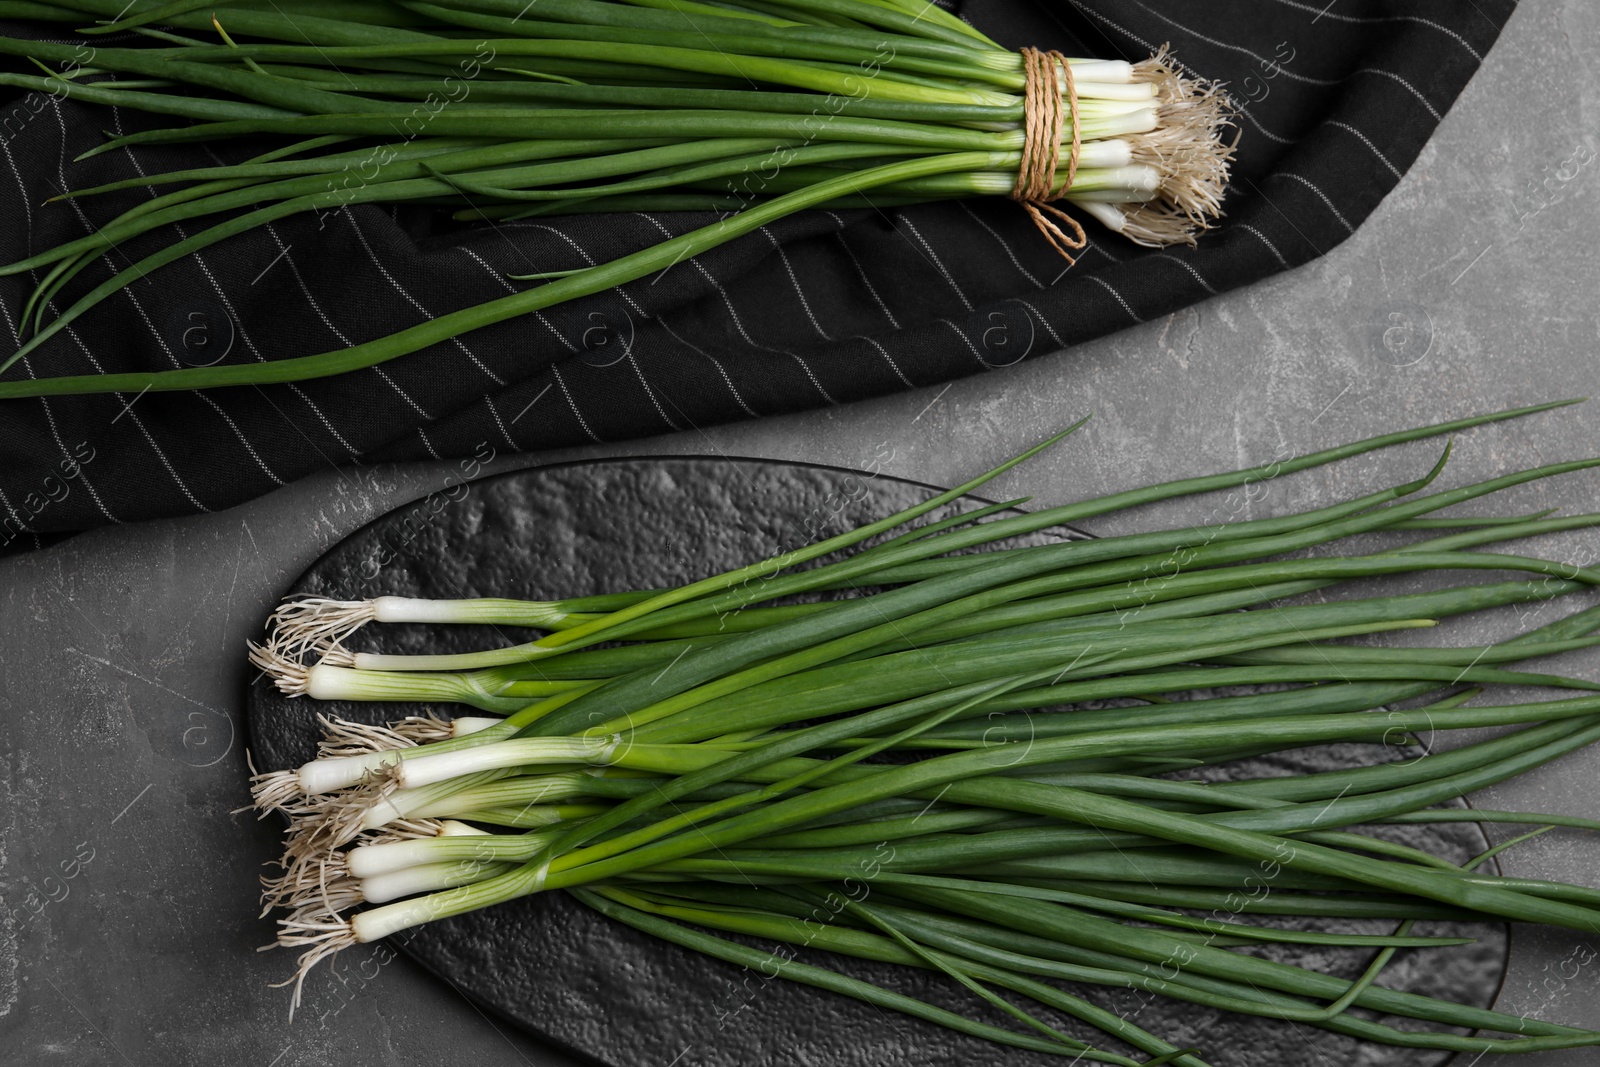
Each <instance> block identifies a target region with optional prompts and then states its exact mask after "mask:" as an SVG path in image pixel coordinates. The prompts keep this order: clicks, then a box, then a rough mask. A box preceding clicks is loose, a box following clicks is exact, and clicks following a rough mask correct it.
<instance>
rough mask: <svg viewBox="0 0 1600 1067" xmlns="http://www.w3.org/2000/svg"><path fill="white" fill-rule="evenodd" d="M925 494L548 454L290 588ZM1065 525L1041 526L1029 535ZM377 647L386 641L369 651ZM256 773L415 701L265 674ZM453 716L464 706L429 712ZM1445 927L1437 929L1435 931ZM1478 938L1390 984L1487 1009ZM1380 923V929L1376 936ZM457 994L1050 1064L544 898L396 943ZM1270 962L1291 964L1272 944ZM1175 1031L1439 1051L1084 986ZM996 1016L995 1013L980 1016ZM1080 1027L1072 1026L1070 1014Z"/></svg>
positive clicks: (837, 1056) (804, 1057)
mask: <svg viewBox="0 0 1600 1067" xmlns="http://www.w3.org/2000/svg"><path fill="white" fill-rule="evenodd" d="M927 495H928V487H926V486H921V485H916V484H914V483H910V482H905V481H901V480H898V479H891V478H885V477H881V476H874V475H871V474H866V473H862V472H852V471H843V470H835V469H831V468H822V467H815V466H808V465H802V464H786V463H772V462H764V461H756V460H727V459H699V458H661V459H623V460H612V461H603V462H595V463H582V464H570V465H563V466H553V467H541V468H536V469H532V470H527V471H518V472H515V473H511V474H505V475H500V476H498V477H494V478H488V479H484V480H482V481H477V482H471V483H463V484H459V485H455V486H452V487H451V488H449V489H447V490H445V491H443V492H441V493H437V494H434V495H433V496H430V497H428V498H426V499H424V500H421V501H417V502H415V503H412V504H410V505H407V506H406V507H403V508H400V509H397V510H396V511H393V512H391V513H389V514H388V515H385V516H383V517H382V518H379V519H378V520H376V521H374V522H372V523H370V524H369V525H367V526H366V527H364V528H362V529H361V530H358V531H357V532H355V533H354V534H352V535H351V536H350V537H348V538H346V539H345V540H344V541H342V542H340V543H339V544H338V545H336V546H335V547H334V548H333V549H331V550H330V551H329V552H328V553H327V554H326V555H324V556H323V557H322V558H321V559H320V560H318V561H317V562H316V563H315V564H313V565H312V566H311V568H310V569H309V570H307V571H306V573H305V574H303V575H301V576H300V578H299V579H298V580H297V581H296V582H295V583H294V584H293V586H292V587H291V588H290V590H289V592H293V593H304V594H315V595H322V596H331V597H338V598H342V599H358V598H363V597H371V596H379V595H383V594H392V595H403V596H421V597H477V596H512V597H521V598H535V599H538V598H549V597H555V596H574V595H583V594H588V593H597V592H604V591H610V590H616V589H624V588H646V587H652V586H660V585H665V584H676V583H679V582H682V581H685V580H690V579H694V578H698V577H702V576H704V575H707V574H711V573H715V572H717V571H720V570H725V569H727V568H729V567H732V566H735V565H738V564H741V563H745V562H749V561H751V560H753V559H758V558H762V557H765V556H768V555H771V554H772V553H773V552H775V551H781V550H782V549H784V548H790V547H794V546H795V545H797V544H801V543H805V542H809V541H812V540H815V539H817V538H819V537H823V536H827V535H829V534H832V533H836V532H839V531H840V530H842V529H845V528H847V527H850V526H854V525H858V524H860V523H863V522H867V521H870V520H872V519H874V518H877V517H879V516H881V515H883V514H886V513H888V512H891V511H894V510H897V509H899V508H902V507H905V506H907V505H909V504H911V503H914V502H916V501H918V500H923V499H926V497H927ZM1054 537H1055V535H1052V534H1041V535H1037V537H1036V538H1035V540H1048V539H1053V538H1054ZM377 629H378V628H371V629H369V630H368V631H366V632H364V633H363V634H362V635H360V636H359V637H358V638H357V639H356V640H355V641H354V642H353V644H355V645H356V646H357V647H360V648H372V649H377V648H379V647H381V648H382V649H383V650H384V651H389V652H420V651H424V650H427V651H455V650H460V651H465V650H468V649H471V648H481V647H487V646H490V645H494V644H500V643H509V642H512V641H519V640H526V639H527V638H528V637H529V636H530V635H528V634H526V633H523V632H519V631H513V630H504V629H502V630H499V631H495V630H492V629H489V628H485V627H452V628H445V629H442V630H441V629H434V630H432V631H428V630H425V629H424V628H421V627H408V626H385V627H382V628H381V633H379V632H377ZM380 642H381V646H380ZM248 705H249V716H250V730H251V742H252V746H253V754H254V759H255V763H256V766H257V767H259V768H261V769H263V770H268V769H275V768H280V767H290V766H295V765H298V764H300V763H302V762H304V761H305V760H307V759H309V758H311V757H312V756H313V755H314V749H315V743H316V728H315V722H314V716H315V714H316V713H318V712H330V713H333V714H336V715H339V716H342V717H345V718H349V719H357V720H362V721H370V722H381V721H384V720H388V719H394V718H398V717H400V716H401V715H403V714H412V713H415V712H416V711H417V710H418V709H417V708H416V707H415V706H411V705H406V706H402V705H396V704H343V703H328V704H322V703H313V702H311V701H308V700H304V699H301V700H290V699H285V698H283V697H282V696H280V695H279V694H278V693H277V692H276V691H275V690H273V689H272V688H271V687H270V686H269V685H268V684H267V683H265V682H264V681H257V682H256V683H255V684H254V685H253V686H252V688H251V690H250V692H249V694H248ZM438 710H440V711H443V712H446V713H449V712H451V711H457V712H459V711H460V710H461V709H451V708H441V709H438ZM1292 755H1293V759H1294V760H1295V762H1293V763H1286V764H1280V765H1278V766H1277V767H1276V768H1273V769H1269V766H1268V765H1267V764H1266V763H1265V761H1262V765H1261V766H1260V767H1259V768H1258V770H1259V771H1260V772H1262V773H1274V772H1282V771H1285V770H1289V771H1293V770H1312V769H1320V768H1323V767H1327V766H1332V765H1333V764H1334V763H1335V762H1338V761H1343V760H1349V759H1354V758H1356V757H1355V755H1354V753H1353V752H1341V751H1338V750H1330V749H1317V750H1314V751H1312V752H1310V753H1296V754H1292ZM1402 829H1403V830H1404V839H1405V840H1407V841H1408V842H1410V843H1413V844H1417V845H1419V846H1421V847H1424V848H1427V849H1429V850H1430V851H1433V852H1436V853H1438V854H1441V855H1444V856H1446V857H1449V858H1452V859H1455V860H1457V861H1458V862H1459V861H1460V860H1462V859H1465V858H1466V857H1469V856H1471V855H1474V854H1476V853H1477V852H1480V851H1482V850H1483V848H1485V847H1486V842H1485V840H1484V837H1483V835H1482V832H1481V831H1480V830H1479V828H1478V827H1477V826H1476V825H1474V824H1470V823H1464V824H1444V825H1442V826H1439V827H1404V828H1402ZM1433 925H1434V926H1435V927H1438V928H1439V929H1437V932H1439V933H1444V932H1446V931H1445V930H1444V929H1443V926H1444V924H1433ZM1467 929H1468V936H1474V937H1478V938H1479V939H1480V940H1479V941H1478V943H1477V944H1475V945H1468V946H1462V947H1460V948H1452V949H1444V950H1433V951H1432V952H1431V953H1429V954H1426V955H1423V954H1419V953H1416V952H1401V953H1399V954H1398V955H1397V957H1396V959H1395V960H1394V961H1393V962H1392V963H1391V964H1390V966H1389V968H1388V969H1387V970H1386V971H1385V972H1384V976H1383V981H1384V983H1385V984H1386V985H1390V986H1392V987H1396V988H1401V989H1406V990H1411V991H1414V992H1419V993H1431V994H1435V995H1439V996H1448V997H1450V998H1452V999H1456V1000H1461V1001H1465V1002H1468V1003H1472V1004H1478V1005H1488V1004H1491V1003H1492V1002H1493V1000H1494V998H1495V995H1496V993H1497V991H1498V988H1499V983H1500V981H1501V978H1502V977H1503V974H1504V970H1505V957H1506V947H1507V945H1506V935H1505V931H1504V928H1503V927H1501V926H1473V927H1468V928H1467ZM1373 932H1378V931H1377V930H1374V931H1373ZM392 940H393V941H395V942H397V944H398V947H399V948H400V950H401V951H402V952H404V953H405V954H406V955H408V956H410V957H411V958H412V959H414V960H416V961H417V962H419V963H420V964H422V966H424V967H425V968H427V969H428V970H430V971H432V972H434V973H435V974H437V975H438V976H440V977H442V978H444V979H446V980H447V981H449V982H450V983H451V985H453V986H454V987H455V988H456V989H458V990H460V991H462V992H464V993H465V994H467V995H468V996H470V997H471V998H473V999H474V1000H475V1001H477V1002H478V1003H480V1004H482V1005H484V1006H485V1007H487V1008H489V1009H491V1010H493V1011H495V1012H497V1013H498V1014H500V1015H502V1016H504V1017H505V1018H507V1019H509V1020H511V1021H513V1022H514V1023H516V1024H517V1025H519V1026H521V1027H523V1028H525V1029H527V1030H528V1031H530V1032H532V1033H534V1034H536V1035H539V1036H540V1037H543V1038H545V1039H547V1040H549V1041H552V1042H554V1043H556V1044H557V1045H560V1046H562V1047H564V1048H566V1049H568V1050H571V1051H573V1052H576V1053H579V1054H581V1055H584V1056H587V1057H590V1058H592V1059H594V1060H596V1061H598V1062H600V1063H603V1064H607V1065H611V1067H646V1065H655V1067H668V1065H673V1067H739V1065H750V1064H757V1063H759V1064H767V1065H772V1067H790V1065H794V1067H800V1065H810V1064H828V1065H831V1067H896V1065H911V1064H917V1065H926V1067H957V1065H963V1067H973V1065H983V1064H1001V1063H1004V1064H1008V1065H1018V1067H1032V1065H1034V1064H1040V1065H1043V1064H1046V1063H1050V1064H1059V1063H1061V1062H1062V1061H1061V1060H1059V1059H1056V1058H1053V1057H1044V1056H1039V1055H1034V1054H1029V1053H1023V1052H1019V1051H1016V1050H1011V1049H998V1048H996V1047H994V1046H990V1045H987V1044H984V1043H982V1042H979V1041H977V1040H975V1039H971V1038H967V1037H963V1036H961V1035H957V1034H953V1033H951V1032H949V1031H946V1030H944V1029H941V1028H938V1027H935V1026H933V1025H931V1024H926V1023H922V1022H920V1021H917V1020H914V1019H911V1018H908V1017H905V1016H901V1015H898V1014H885V1013H884V1012H881V1011H879V1010H877V1009H875V1008H872V1007H869V1006H867V1005H864V1004H862V1003H859V1002H857V1001H854V1000H850V999H848V998H844V997H840V996H835V995H833V994H828V993H823V992H821V991H819V990H814V989H811V988H808V987H804V986H798V985H793V984H791V983H786V982H781V981H771V980H768V979H766V978H765V977H764V975H763V974H762V973H761V971H759V970H744V969H741V968H738V967H734V966H732V965H729V964H724V963H721V962H719V961H715V960H709V959H704V958H702V957H700V956H698V955H696V954H694V953H691V952H688V951H686V950H683V949H679V948H677V947H676V946H672V945H667V944H663V943H661V942H657V941H655V940H653V939H651V938H649V937H647V936H645V935H643V934H640V933H638V932H636V931H634V930H633V929H631V928H629V927H625V926H622V925H620V924H616V923H613V922H611V921H610V920H607V919H604V918H602V917H600V916H599V915H596V914H594V913H593V912H590V911H589V910H588V909H586V908H584V907H583V906H581V905H579V904H578V903H577V902H576V901H574V900H573V899H572V898H570V897H568V896H567V895H566V894H550V895H547V896H540V897H536V898H532V899H528V900H522V901H517V902H513V903H511V904H508V905H504V906H502V907H499V908H494V909H489V910H486V911H481V912H477V913H475V914H471V915H465V916H460V917H458V918H455V919H449V920H445V921H442V922H437V923H433V924H431V925H429V926H427V927H425V928H421V929H419V930H413V931H408V932H406V933H405V934H401V935H398V936H397V937H396V938H394V939H392ZM1276 955H1277V958H1281V959H1286V960H1287V959H1290V957H1289V956H1286V955H1282V954H1276ZM801 958H805V959H811V960H813V961H814V962H822V963H832V964H836V965H838V966H839V967H840V968H841V969H844V970H846V971H848V973H851V974H853V975H856V976H858V977H861V978H865V979H867V980H870V981H875V982H877V983H879V984H881V985H885V986H888V987H890V988H893V989H896V990H898V991H900V992H903V993H907V994H909V995H911V996H916V997H919V998H922V999H924V1000H929V1001H932V1002H934V1003H937V1004H940V1005H942V1006H945V1007H948V1008H952V1009H955V1010H961V1011H966V1012H969V1013H970V1012H972V1011H973V1006H972V1003H971V1002H970V999H969V998H967V997H965V996H964V995H962V994H960V993H958V992H952V991H951V990H950V989H949V988H947V986H946V984H945V982H944V981H942V980H939V979H935V978H934V977H932V976H931V975H928V974H925V973H919V972H913V971H910V970H908V969H897V968H893V967H890V966H887V965H871V964H867V963H865V962H863V961H859V960H840V959H838V958H833V957H828V956H827V955H825V954H822V953H810V954H809V955H803V956H802V957H801ZM1294 959H1295V962H1300V963H1302V964H1305V965H1308V966H1318V967H1320V968H1323V969H1328V970H1331V971H1333V972H1335V973H1341V974H1346V975H1352V976H1353V975H1354V974H1356V973H1359V971H1360V970H1361V969H1362V968H1363V967H1364V966H1365V965H1366V961H1367V958H1366V956H1365V955H1364V954H1362V953H1358V952H1351V951H1348V950H1334V951H1332V952H1328V951H1322V952H1307V953H1305V954H1303V955H1300V956H1298V957H1295V958H1294ZM1077 992H1086V993H1087V995H1088V996H1089V997H1090V998H1091V999H1094V1000H1096V1001H1098V1002H1100V1003H1102V1004H1105V1005H1106V1006H1108V1007H1111V1008H1112V1009H1113V1010H1115V1011H1118V1012H1126V1013H1127V1014H1128V1015H1129V1017H1130V1018H1135V1019H1136V1020H1137V1022H1138V1023H1139V1024H1140V1025H1142V1026H1144V1027H1146V1028H1147V1029H1150V1030H1153V1031H1155V1032H1157V1033H1161V1034H1163V1035H1164V1036H1166V1037H1168V1038H1169V1039H1170V1040H1173V1041H1175V1042H1176V1043H1178V1044H1179V1045H1193V1046H1200V1047H1203V1048H1205V1049H1206V1050H1207V1052H1208V1058H1210V1059H1211V1061H1212V1062H1213V1063H1215V1064H1218V1065H1219V1067H1223V1065H1228V1067H1258V1065H1259V1067H1269V1065H1270V1067H1279V1065H1281V1064H1284V1063H1311V1062H1318V1063H1330V1064H1332V1063H1337V1064H1341V1065H1355V1064H1371V1065H1384V1067H1388V1065H1394V1067H1400V1065H1405V1067H1424V1065H1434V1064H1443V1063H1446V1062H1448V1060H1449V1056H1448V1055H1446V1054H1442V1053H1430V1052H1427V1051H1425V1050H1406V1049H1398V1050H1396V1049H1387V1048H1373V1047H1362V1046H1359V1045H1358V1044H1357V1043H1355V1042H1353V1041H1350V1040H1348V1039H1346V1038H1343V1037H1340V1036H1339V1035H1335V1034H1329V1033H1326V1032H1323V1031H1314V1030H1310V1029H1308V1028H1305V1027H1296V1026H1285V1025H1283V1024H1272V1023H1268V1022H1266V1021H1264V1020H1258V1019H1253V1018H1248V1017H1243V1016H1236V1015H1231V1014H1227V1013H1222V1012H1216V1011H1212V1010H1208V1009H1203V1008H1199V1007H1194V1006H1189V1005H1182V1004H1176V1003H1169V1002H1165V1001H1156V1002H1152V1003H1150V1004H1147V1005H1141V1004H1140V1003H1139V1001H1138V999H1137V998H1136V997H1134V996H1132V995H1131V994H1128V995H1122V994H1119V993H1116V992H1107V991H1104V990H1091V991H1077ZM985 1018H987V1019H988V1021H991V1022H1000V1020H999V1019H998V1018H995V1017H991V1016H985ZM1064 1025H1066V1026H1067V1027H1068V1028H1069V1029H1070V1030H1073V1031H1081V1029H1082V1028H1081V1027H1080V1026H1076V1025H1073V1024H1072V1023H1070V1022H1068V1023H1066V1024H1064Z"/></svg>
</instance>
